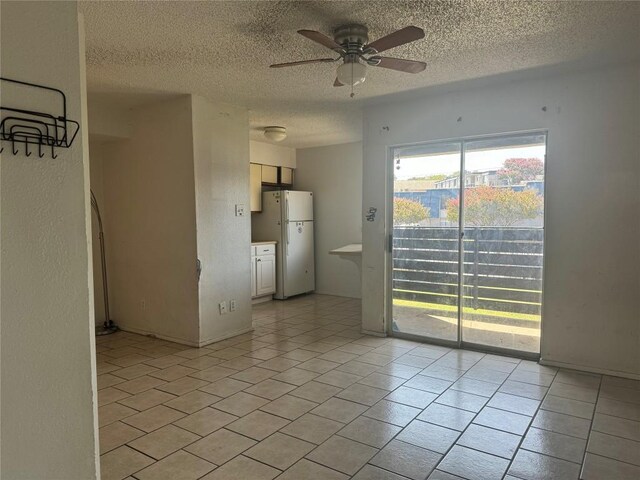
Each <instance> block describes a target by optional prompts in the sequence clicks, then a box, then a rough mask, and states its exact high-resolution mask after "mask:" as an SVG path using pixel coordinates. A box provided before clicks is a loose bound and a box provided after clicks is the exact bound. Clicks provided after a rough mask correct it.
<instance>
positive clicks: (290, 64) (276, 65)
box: [269, 58, 337, 68]
mask: <svg viewBox="0 0 640 480" xmlns="http://www.w3.org/2000/svg"><path fill="white" fill-rule="evenodd" d="M336 60H337V59H335V58H316V59H314V60H300V61H298V62H286V63H274V64H273V65H269V66H270V67H271V68H282V67H295V66H296V65H307V64H309V63H333V62H335V61H336Z"/></svg>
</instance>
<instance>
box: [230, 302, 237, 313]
mask: <svg viewBox="0 0 640 480" xmlns="http://www.w3.org/2000/svg"><path fill="white" fill-rule="evenodd" d="M229 311H230V312H235V311H236V301H235V300H229Z"/></svg>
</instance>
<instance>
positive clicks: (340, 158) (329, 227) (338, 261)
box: [296, 142, 362, 298]
mask: <svg viewBox="0 0 640 480" xmlns="http://www.w3.org/2000/svg"><path fill="white" fill-rule="evenodd" d="M296 157H297V169H296V190H308V191H311V192H313V198H314V205H313V209H314V215H315V217H314V219H315V229H314V234H315V246H316V250H315V259H316V292H317V293H326V294H329V295H340V296H343V297H353V298H360V296H361V279H360V269H359V268H358V265H357V264H356V263H355V262H353V261H350V260H345V259H344V258H340V257H338V256H336V255H330V254H329V250H333V249H335V248H339V247H343V246H344V245H348V244H350V243H361V242H362V221H361V220H360V212H361V211H362V142H356V143H345V144H342V145H331V146H328V147H316V148H303V149H298V150H297V152H296Z"/></svg>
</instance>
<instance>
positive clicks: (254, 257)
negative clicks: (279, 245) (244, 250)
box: [251, 244, 276, 298]
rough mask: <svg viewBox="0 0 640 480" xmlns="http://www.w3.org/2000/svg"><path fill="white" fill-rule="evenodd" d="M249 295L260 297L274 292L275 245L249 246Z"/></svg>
mask: <svg viewBox="0 0 640 480" xmlns="http://www.w3.org/2000/svg"><path fill="white" fill-rule="evenodd" d="M251 252H252V253H251V297H252V298H256V297H262V296H265V295H271V294H273V293H275V292H276V253H275V245H273V244H269V245H259V246H252V247H251Z"/></svg>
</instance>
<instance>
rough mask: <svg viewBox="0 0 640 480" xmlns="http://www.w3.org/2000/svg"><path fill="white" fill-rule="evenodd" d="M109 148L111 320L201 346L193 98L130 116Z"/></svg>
mask: <svg viewBox="0 0 640 480" xmlns="http://www.w3.org/2000/svg"><path fill="white" fill-rule="evenodd" d="M132 118H133V120H132V123H133V127H132V128H133V131H132V135H131V138H130V139H128V140H123V141H118V142H111V143H107V144H104V148H103V153H102V155H103V183H104V202H103V204H104V208H103V210H104V212H105V217H106V222H105V227H104V228H105V238H106V245H107V262H108V263H107V264H108V268H109V294H110V307H111V317H112V320H114V321H115V322H116V323H117V324H118V325H119V326H121V327H122V328H123V329H125V330H129V331H134V332H140V333H153V334H155V335H157V336H159V337H161V338H165V339H169V340H175V341H178V342H183V343H187V344H192V345H196V344H198V342H199V326H198V284H197V276H196V258H197V255H196V218H195V196H194V188H195V186H194V171H193V141H192V135H193V134H192V129H191V98H190V97H189V96H184V97H179V98H177V99H175V100H169V101H165V102H160V103H156V104H153V105H150V106H145V107H142V108H139V109H136V110H135V111H133V112H132Z"/></svg>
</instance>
